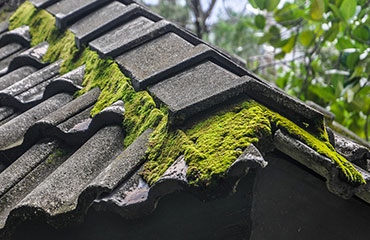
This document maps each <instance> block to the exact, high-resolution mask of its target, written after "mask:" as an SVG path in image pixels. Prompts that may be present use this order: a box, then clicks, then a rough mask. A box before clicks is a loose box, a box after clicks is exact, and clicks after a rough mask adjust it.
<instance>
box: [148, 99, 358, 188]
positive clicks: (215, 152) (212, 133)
mask: <svg viewBox="0 0 370 240" xmlns="http://www.w3.org/2000/svg"><path fill="white" fill-rule="evenodd" d="M276 129H282V130H283V131H286V132H288V133H289V134H290V135H291V136H293V137H295V138H296V139H298V140H300V141H302V142H304V143H305V144H307V145H308V146H310V147H311V148H312V149H314V150H315V151H317V152H318V153H320V154H322V155H324V156H326V157H328V158H330V159H331V160H332V161H333V162H335V163H336V164H338V166H339V167H340V169H341V170H342V171H343V173H344V175H345V176H346V177H347V180H348V181H350V182H354V183H361V184H362V183H365V181H364V179H363V178H362V176H361V174H360V173H359V172H358V171H357V170H356V169H355V168H354V167H353V166H352V165H351V164H350V163H349V162H348V161H347V160H346V159H345V158H344V157H343V156H341V155H340V154H338V153H337V152H336V151H335V149H334V147H333V146H332V145H331V144H330V143H329V140H328V136H327V133H326V130H325V127H324V125H322V128H321V129H317V131H315V132H320V134H319V135H318V136H315V135H313V134H311V133H309V132H307V131H305V130H303V129H302V128H301V127H299V126H297V125H296V124H294V123H293V122H291V121H290V120H288V119H287V118H285V117H283V116H281V115H280V114H278V113H276V112H273V111H271V110H269V109H268V108H266V107H264V106H262V105H260V104H258V103H257V102H255V101H253V100H248V101H245V102H243V103H241V104H237V105H236V106H234V107H232V108H231V109H228V110H226V111H221V112H218V113H217V114H215V115H213V116H211V117H209V118H208V119H206V120H205V121H202V122H200V123H198V124H196V125H195V126H192V127H191V128H189V129H186V130H179V129H174V130H171V129H170V128H169V126H168V123H167V116H166V117H164V118H163V120H162V122H161V124H160V125H159V127H158V128H157V129H156V131H155V132H154V133H153V135H152V138H151V140H150V143H149V150H148V162H147V163H146V165H145V166H144V170H143V172H142V176H143V177H144V179H145V180H146V181H147V182H149V183H150V184H153V183H154V182H155V181H156V180H158V179H159V177H160V176H161V175H162V174H163V173H164V172H165V171H166V169H167V168H168V167H169V166H171V164H172V163H173V162H174V161H175V160H176V158H177V157H179V156H180V155H182V154H183V155H184V158H185V161H186V163H187V164H188V166H189V168H188V171H187V179H188V180H189V183H190V184H192V185H193V186H197V187H208V186H210V185H213V186H216V185H217V183H218V181H219V180H221V179H222V178H223V177H224V176H225V174H226V172H227V169H228V168H229V167H230V166H231V165H232V164H233V163H234V162H235V160H236V159H237V158H238V157H239V156H240V155H241V153H242V151H243V150H244V149H246V148H247V147H248V145H249V144H251V143H254V144H257V145H258V143H259V142H261V141H266V139H268V138H271V137H272V135H273V132H274V131H276Z"/></svg>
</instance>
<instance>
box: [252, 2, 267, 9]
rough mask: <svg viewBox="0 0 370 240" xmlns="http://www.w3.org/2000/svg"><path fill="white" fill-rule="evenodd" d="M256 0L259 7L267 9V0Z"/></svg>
mask: <svg viewBox="0 0 370 240" xmlns="http://www.w3.org/2000/svg"><path fill="white" fill-rule="evenodd" d="M254 2H255V4H256V6H257V7H258V8H259V9H261V10H263V9H265V0H254Z"/></svg>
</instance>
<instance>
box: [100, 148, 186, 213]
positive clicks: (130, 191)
mask: <svg viewBox="0 0 370 240" xmlns="http://www.w3.org/2000/svg"><path fill="white" fill-rule="evenodd" d="M145 148H146V146H145ZM187 169H188V167H187V165H186V163H185V160H184V156H180V157H179V158H178V159H177V160H176V161H175V162H174V163H173V164H172V165H171V166H170V167H169V168H168V169H167V170H166V171H165V172H164V174H163V175H162V176H161V177H160V178H159V179H158V181H156V182H155V183H154V185H153V186H152V187H149V186H148V185H147V184H146V183H145V181H143V180H142V178H141V177H140V176H139V172H140V170H139V171H136V172H134V173H133V175H132V176H131V177H130V178H129V179H127V180H126V181H125V182H123V184H122V185H120V186H118V187H117V188H116V190H115V191H114V192H112V194H110V195H108V196H106V197H104V198H103V199H99V200H96V201H95V204H94V207H95V209H97V210H99V211H110V212H116V213H117V214H119V215H120V216H122V217H123V218H125V219H137V218H140V217H142V216H144V215H148V214H150V213H152V212H153V211H154V210H155V208H156V206H157V203H158V201H159V200H160V199H161V198H163V197H164V196H167V195H169V194H170V193H173V192H176V191H182V190H184V191H185V190H186V189H187V188H188V182H187V180H186V171H187Z"/></svg>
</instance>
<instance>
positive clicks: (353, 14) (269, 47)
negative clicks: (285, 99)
mask: <svg viewBox="0 0 370 240" xmlns="http://www.w3.org/2000/svg"><path fill="white" fill-rule="evenodd" d="M23 1H24V0H23ZM23 1H22V0H0V6H1V11H0V20H2V21H3V20H5V19H7V17H8V16H9V15H10V14H11V12H12V11H14V9H15V8H16V7H17V6H18V5H19V4H20V3H21V2H23ZM140 2H141V3H142V4H145V5H146V6H148V7H149V8H150V9H152V10H153V11H155V12H157V13H159V14H160V15H162V16H163V17H165V18H166V19H168V20H171V21H173V22H176V23H178V24H179V25H181V26H183V27H185V28H187V29H189V30H190V31H192V32H194V34H196V35H197V36H198V37H200V38H202V39H204V40H205V41H208V42H210V43H212V44H214V45H216V46H218V47H221V48H223V49H225V50H226V51H228V52H229V53H231V54H233V55H235V56H237V57H238V58H239V59H240V60H241V61H243V62H244V64H245V66H246V67H247V68H248V69H249V70H251V71H253V72H255V73H256V74H257V75H259V76H260V77H262V78H264V79H266V80H267V81H269V82H271V83H272V84H274V85H276V86H278V87H280V88H282V89H283V90H285V91H286V92H287V93H289V94H291V95H293V96H296V97H298V98H300V99H301V100H303V101H305V102H307V103H309V104H311V105H312V106H313V107H316V108H320V107H321V108H322V109H321V110H327V111H328V114H327V115H328V121H327V124H328V125H329V126H330V127H332V128H334V130H336V131H338V132H340V133H342V134H344V135H347V136H351V137H352V138H355V139H357V140H358V141H360V142H362V143H365V144H366V145H367V146H370V145H369V143H368V142H369V138H370V137H369V135H370V119H369V115H370V81H369V75H370V58H369V52H370V18H369V15H370V0H311V1H304V0H298V1H288V0H141V1H140ZM329 112H331V113H333V114H334V115H330V114H329ZM334 116H335V121H333V117H334ZM342 126H344V127H345V128H343V127H342ZM346 129H350V131H348V130H346ZM353 133H354V134H353ZM357 136H359V137H360V138H358V137H357Z"/></svg>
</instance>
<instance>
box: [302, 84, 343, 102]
mask: <svg viewBox="0 0 370 240" xmlns="http://www.w3.org/2000/svg"><path fill="white" fill-rule="evenodd" d="M308 91H309V92H312V93H314V94H315V95H317V96H318V97H320V98H321V99H323V100H324V101H325V102H335V101H336V99H337V97H336V96H335V94H334V91H333V88H332V87H329V86H321V85H317V84H316V85H315V84H311V85H310V86H309V87H308Z"/></svg>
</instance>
